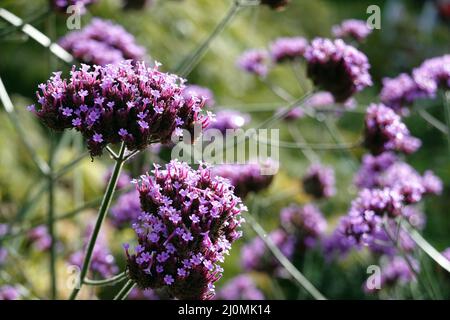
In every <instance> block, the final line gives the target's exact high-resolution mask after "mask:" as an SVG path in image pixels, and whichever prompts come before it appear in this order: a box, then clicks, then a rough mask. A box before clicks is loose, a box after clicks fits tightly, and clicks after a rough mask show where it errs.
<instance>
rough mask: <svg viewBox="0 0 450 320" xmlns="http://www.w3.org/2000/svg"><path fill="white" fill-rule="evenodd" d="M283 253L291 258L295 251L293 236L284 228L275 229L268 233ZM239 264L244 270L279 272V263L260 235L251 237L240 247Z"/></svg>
mask: <svg viewBox="0 0 450 320" xmlns="http://www.w3.org/2000/svg"><path fill="white" fill-rule="evenodd" d="M268 237H269V239H270V240H272V242H273V243H274V244H275V245H276V246H277V247H278V249H280V251H281V252H282V253H283V255H284V256H285V257H286V258H288V259H292V258H293V256H294V253H295V236H293V235H290V234H288V233H287V232H286V231H285V230H284V229H276V230H274V231H272V232H271V233H270V234H269V235H268ZM241 266H242V268H243V269H244V270H245V271H263V272H268V273H274V272H275V273H278V272H280V271H281V270H280V264H279V262H278V260H277V259H276V258H275V257H274V256H273V254H272V253H271V252H270V250H268V249H267V246H266V244H265V243H264V241H263V240H262V239H261V238H260V237H255V238H253V239H252V240H251V241H250V242H249V243H246V244H245V245H244V246H243V247H242V249H241Z"/></svg>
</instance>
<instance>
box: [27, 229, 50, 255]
mask: <svg viewBox="0 0 450 320" xmlns="http://www.w3.org/2000/svg"><path fill="white" fill-rule="evenodd" d="M27 239H28V241H29V242H30V243H32V245H33V246H34V247H35V248H36V249H37V250H39V251H46V250H48V249H50V246H51V244H52V238H51V237H50V235H49V234H48V231H47V227H46V226H38V227H36V228H33V229H31V230H30V231H28V233H27Z"/></svg>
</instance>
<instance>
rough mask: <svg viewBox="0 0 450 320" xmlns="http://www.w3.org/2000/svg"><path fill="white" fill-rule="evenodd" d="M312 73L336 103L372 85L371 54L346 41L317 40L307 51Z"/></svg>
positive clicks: (311, 76) (309, 70)
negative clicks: (370, 71)
mask: <svg viewBox="0 0 450 320" xmlns="http://www.w3.org/2000/svg"><path fill="white" fill-rule="evenodd" d="M304 56H305V58H306V61H307V64H308V76H309V77H310V78H311V79H312V81H313V82H314V85H316V86H317V87H319V88H322V89H323V90H325V91H329V92H330V93H331V94H332V95H333V96H334V99H335V101H336V102H344V101H346V100H347V99H348V98H350V97H351V96H352V95H353V94H354V93H356V92H359V91H361V90H363V89H364V88H365V87H367V86H371V85H372V79H371V77H370V74H369V68H370V65H369V62H368V60H367V57H366V56H365V55H364V54H363V53H362V52H360V51H358V50H357V49H355V48H354V47H352V46H349V45H347V44H346V43H345V42H344V41H343V40H341V39H336V40H329V39H323V38H316V39H314V40H313V41H312V42H311V44H310V45H309V46H308V48H307V49H306V51H305V55H304Z"/></svg>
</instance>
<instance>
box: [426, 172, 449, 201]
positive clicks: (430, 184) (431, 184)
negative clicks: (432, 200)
mask: <svg viewBox="0 0 450 320" xmlns="http://www.w3.org/2000/svg"><path fill="white" fill-rule="evenodd" d="M422 185H423V187H424V188H425V193H426V194H434V195H440V194H441V193H442V190H443V188H444V187H443V184H442V180H441V179H440V178H439V177H438V176H436V175H435V174H434V173H433V172H432V171H431V170H427V171H425V173H424V174H423V176H422Z"/></svg>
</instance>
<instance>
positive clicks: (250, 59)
mask: <svg viewBox="0 0 450 320" xmlns="http://www.w3.org/2000/svg"><path fill="white" fill-rule="evenodd" d="M268 63H269V54H268V53H267V51H265V50H262V49H251V50H247V51H245V52H244V53H243V54H242V55H241V56H240V57H239V59H238V60H237V66H238V67H239V68H240V69H241V70H243V71H245V72H248V73H252V74H255V75H257V76H259V77H265V76H266V75H267V73H268V72H269V65H268Z"/></svg>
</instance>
